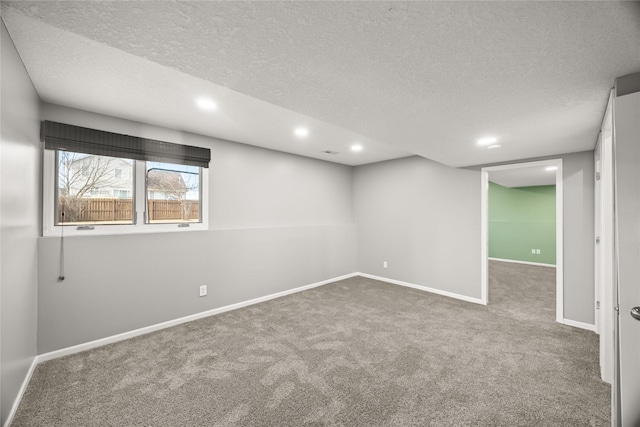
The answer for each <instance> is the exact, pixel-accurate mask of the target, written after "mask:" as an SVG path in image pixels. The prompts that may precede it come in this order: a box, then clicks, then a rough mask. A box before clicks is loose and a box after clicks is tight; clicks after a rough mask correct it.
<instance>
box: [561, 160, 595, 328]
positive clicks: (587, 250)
mask: <svg viewBox="0 0 640 427" xmlns="http://www.w3.org/2000/svg"><path fill="white" fill-rule="evenodd" d="M562 159H563V160H562V176H563V196H564V197H563V202H564V206H563V209H564V210H563V212H564V215H563V226H564V318H565V319H569V320H575V321H577V322H583V323H588V324H590V325H593V324H595V279H594V262H595V261H594V252H595V242H594V239H595V236H594V233H595V230H594V227H595V225H594V210H595V207H594V203H595V202H594V193H595V182H594V179H595V178H594V163H593V151H585V152H582V153H574V154H565V155H563V156H562Z"/></svg>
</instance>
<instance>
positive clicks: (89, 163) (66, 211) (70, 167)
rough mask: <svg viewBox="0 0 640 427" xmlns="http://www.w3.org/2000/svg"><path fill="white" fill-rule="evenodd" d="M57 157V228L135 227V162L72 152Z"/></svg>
mask: <svg viewBox="0 0 640 427" xmlns="http://www.w3.org/2000/svg"><path fill="white" fill-rule="evenodd" d="M57 156H58V161H57V166H58V175H57V181H58V182H57V188H58V206H57V215H56V225H91V224H133V198H132V196H133V188H134V185H133V176H134V174H133V167H134V166H133V164H134V161H133V160H129V159H120V158H116V157H106V156H95V155H91V154H83V153H73V152H69V151H58V152H57ZM116 171H119V172H116Z"/></svg>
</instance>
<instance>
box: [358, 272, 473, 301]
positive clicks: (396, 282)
mask: <svg viewBox="0 0 640 427" xmlns="http://www.w3.org/2000/svg"><path fill="white" fill-rule="evenodd" d="M356 275H358V276H362V277H366V278H368V279H374V280H380V281H382V282H387V283H391V284H394V285H400V286H406V287H408V288H413V289H419V290H421V291H425V292H431V293H432V294H438V295H443V296H445V297H449V298H455V299H459V300H462V301H466V302H472V303H474V304H483V305H485V303H484V302H483V301H482V299H481V298H473V297H468V296H466V295H460V294H456V293H453V292H448V291H443V290H440V289H435V288H429V287H427V286H422V285H416V284H413V283H409V282H403V281H401V280H395V279H388V278H386V277H380V276H374V275H373V274H367V273H356Z"/></svg>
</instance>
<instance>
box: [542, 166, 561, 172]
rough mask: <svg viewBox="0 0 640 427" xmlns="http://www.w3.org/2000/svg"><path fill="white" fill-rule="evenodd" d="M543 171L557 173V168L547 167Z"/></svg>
mask: <svg viewBox="0 0 640 427" xmlns="http://www.w3.org/2000/svg"><path fill="white" fill-rule="evenodd" d="M544 170H546V171H549V172H553V171H557V170H558V167H557V166H547V167H546V168H545V169H544Z"/></svg>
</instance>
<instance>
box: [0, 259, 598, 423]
mask: <svg viewBox="0 0 640 427" xmlns="http://www.w3.org/2000/svg"><path fill="white" fill-rule="evenodd" d="M490 271H491V284H490V301H491V304H490V305H489V306H481V305H476V304H471V303H466V302H462V301H458V300H455V299H450V298H446V297H441V296H437V295H433V294H429V293H425V292H420V291H417V290H413V289H409V288H404V287H400V286H396V285H391V284H386V283H383V282H377V281H374V280H370V279H365V278H360V277H359V278H352V279H348V280H344V281H341V282H337V283H333V284H329V285H325V286H322V287H319V288H315V289H312V290H309V291H306V292H302V293H298V294H294V295H290V296H287V297H283V298H279V299H276V300H272V301H269V302H266V303H262V304H259V305H254V306H251V307H247V308H243V309H240V310H236V311H233V312H228V313H225V314H222V315H218V316H212V317H209V318H206V319H202V320H199V321H195V322H191V323H188V324H184V325H180V326H177V327H173V328H170V329H166V330H163V331H159V332H155V333H152V334H148V335H145V336H141V337H138V338H134V339H131V340H127V341H124V342H120V343H116V344H112V345H108V346H105V347H101V348H98V349H95V350H91V351H88V352H84V353H80V354H76V355H72V356H67V357H64V358H61V359H57V360H53V361H49V362H46V363H43V364H41V365H40V366H38V367H37V369H36V372H35V373H34V376H33V379H32V381H31V383H30V384H29V387H28V389H27V392H26V394H25V396H24V399H23V401H22V403H21V405H20V407H19V409H18V413H17V416H16V418H15V420H14V423H13V426H15V427H18V426H31V427H33V426H467V425H468V426H608V425H610V418H609V399H610V388H609V386H608V385H606V384H604V383H602V382H601V381H600V380H599V374H598V352H597V351H598V350H597V349H598V339H597V336H596V335H595V334H594V333H591V332H587V331H583V330H580V329H576V328H572V327H568V326H563V325H560V324H557V323H555V322H554V283H553V281H554V278H553V277H554V272H553V269H550V268H545V267H530V266H521V265H517V264H506V263H493V262H492V264H491V266H490Z"/></svg>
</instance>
